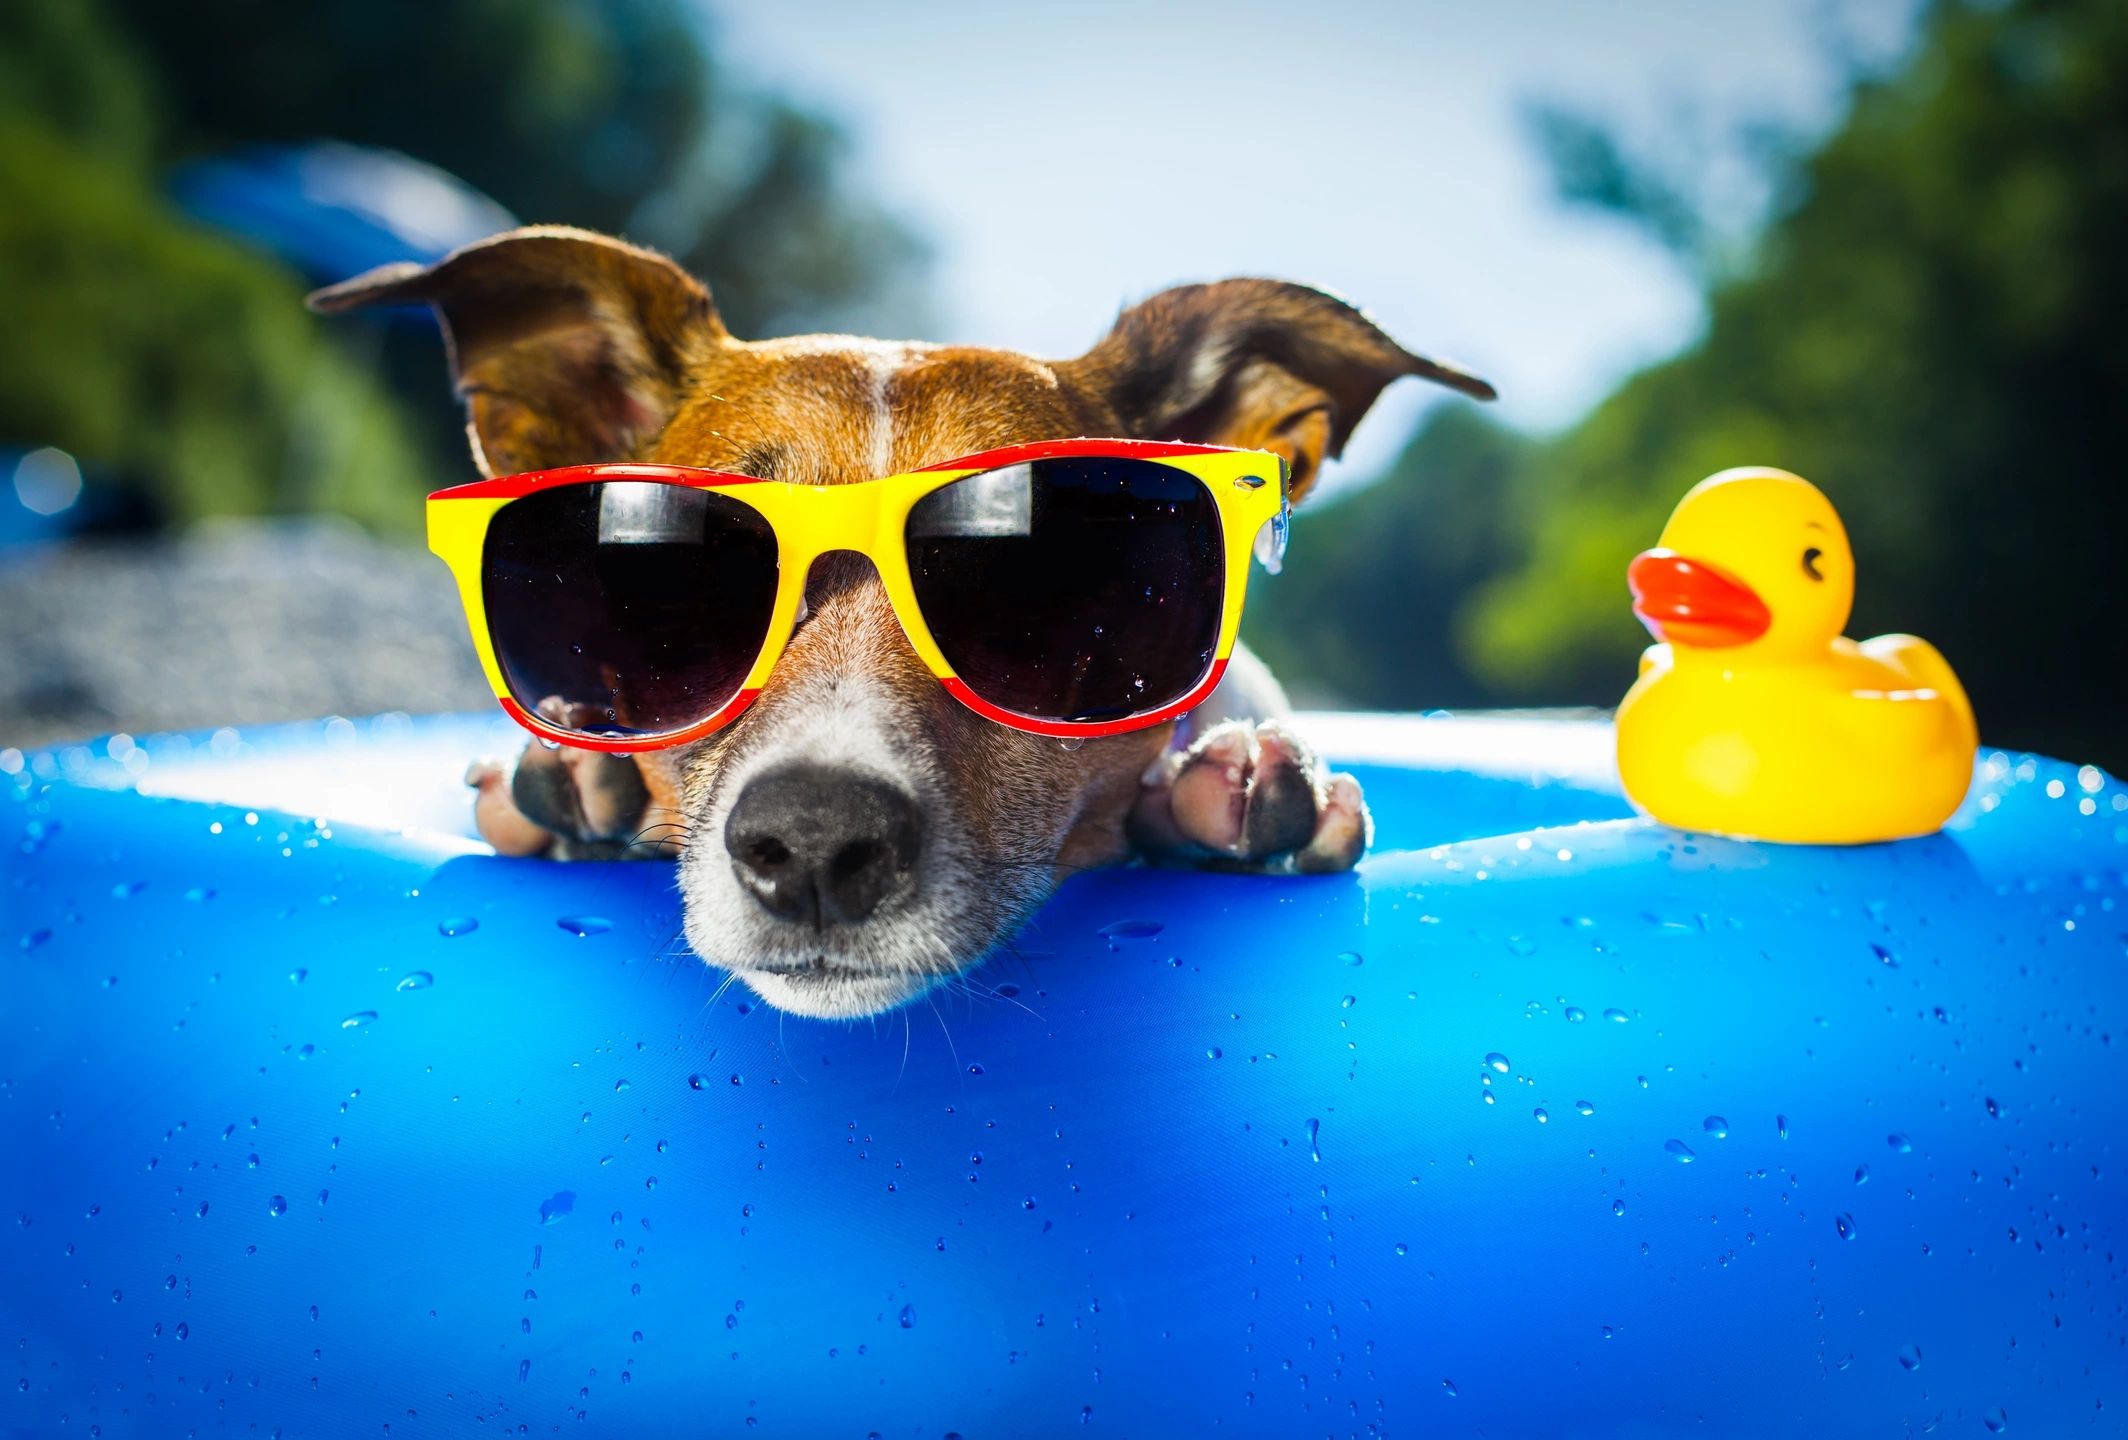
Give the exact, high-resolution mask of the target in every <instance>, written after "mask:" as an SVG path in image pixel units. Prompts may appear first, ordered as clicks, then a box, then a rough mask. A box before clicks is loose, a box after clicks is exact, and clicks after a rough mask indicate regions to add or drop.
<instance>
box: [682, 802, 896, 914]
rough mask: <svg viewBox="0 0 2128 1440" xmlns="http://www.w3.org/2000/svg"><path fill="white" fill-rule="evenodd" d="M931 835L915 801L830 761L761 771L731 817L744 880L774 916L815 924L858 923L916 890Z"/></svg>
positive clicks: (730, 837) (731, 845)
mask: <svg viewBox="0 0 2128 1440" xmlns="http://www.w3.org/2000/svg"><path fill="white" fill-rule="evenodd" d="M922 841H923V819H922V816H921V815H920V814H919V813H918V811H917V808H916V800H915V798H914V797H912V796H910V795H909V794H907V793H906V792H905V791H903V790H902V789H901V788H900V787H898V786H895V785H892V784H889V783H888V782H886V781H884V780H879V779H875V778H873V777H871V776H869V775H861V774H859V773H857V772H856V771H854V770H837V769H833V768H831V767H828V766H825V765H792V766H786V767H784V768H782V769H777V770H771V771H769V772H768V773H766V774H763V775H757V776H755V777H754V778H753V779H752V780H749V781H748V782H747V783H746V788H745V789H743V790H741V791H740V792H739V798H738V800H737V801H736V802H735V803H734V804H733V805H732V809H731V814H730V816H729V817H728V818H727V819H726V820H725V822H724V848H725V849H726V850H729V851H730V852H731V859H732V873H733V874H735V875H737V876H738V877H739V883H740V884H741V885H744V886H745V887H746V888H747V890H748V891H749V892H750V893H751V894H752V895H753V897H754V898H755V899H756V900H758V901H760V902H761V906H762V908H763V909H765V910H767V911H768V912H769V913H770V914H771V915H774V916H776V917H777V918H778V919H782V920H795V921H798V922H800V923H802V924H808V925H834V924H851V923H855V922H856V921H859V920H862V919H864V918H865V917H866V916H867V915H870V914H871V913H872V912H873V911H874V910H877V909H878V908H879V907H880V905H881V904H883V903H884V902H885V901H887V900H888V899H889V898H891V897H893V896H895V895H898V894H900V893H901V892H902V891H903V890H905V889H907V888H908V886H909V882H910V879H911V877H912V875H913V874H914V871H915V866H916V852H917V847H918V846H919V845H920V844H921V843H922Z"/></svg>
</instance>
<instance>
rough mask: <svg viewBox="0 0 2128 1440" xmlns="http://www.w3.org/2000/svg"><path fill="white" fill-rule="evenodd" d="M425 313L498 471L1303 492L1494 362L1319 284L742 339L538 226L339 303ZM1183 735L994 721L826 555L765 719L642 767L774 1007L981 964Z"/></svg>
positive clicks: (377, 280) (656, 266) (851, 1005)
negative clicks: (1229, 479) (904, 340)
mask: <svg viewBox="0 0 2128 1440" xmlns="http://www.w3.org/2000/svg"><path fill="white" fill-rule="evenodd" d="M422 302H425V303H427V304H429V305H432V306H433V307H434V308H435V310H436V312H437V314H438V316H439V318H440V319H441V320H442V322H443V325H444V328H445V331H446V336H447V339H448V342H449V346H450V353H451V362H452V366H453V369H454V371H455V372H456V375H457V379H458V386H459V390H460V393H461V394H462V395H463V396H464V399H465V402H466V406H467V410H468V414H469V424H468V431H469V434H470V437H471V440H472V446H473V454H474V459H475V461H476V463H478V465H479V466H480V468H481V470H482V471H483V472H484V473H486V474H489V475H503V474H511V473H515V472H519V471H525V470H536V469H546V468H551V467H555V466H561V465H572V464H583V463H589V462H596V461H610V460H623V459H641V460H653V461H658V462H662V463H668V464H678V465H690V466H698V467H703V468H707V469H716V470H725V471H737V472H741V473H746V474H753V475H759V476H763V477H766V478H772V479H777V480H787V481H796V482H801V483H805V484H812V485H845V484H851V483H854V482H858V481H863V480H869V479H873V478H876V477H879V476H883V475H889V474H893V473H897V472H901V471H908V470H914V469H917V468H920V467H922V466H924V465H928V464H932V463H935V462H937V461H940V460H946V459H951V458H953V457H955V456H960V455H967V454H973V453H976V452H979V451H983V450H989V449H994V448H997V447H1001V446H1005V445H1010V444H1016V443H1020V442H1024V441H1032V440H1044V439H1058V438H1064V437H1069V436H1078V435H1096V436H1115V437H1124V438H1143V439H1180V440H1190V441H1197V442H1204V443H1216V444H1222V445H1234V446H1242V447H1247V448H1252V449H1261V450H1268V451H1272V452H1275V453H1276V454H1278V455H1280V456H1282V457H1283V458H1284V459H1285V460H1286V461H1287V463H1288V464H1289V466H1290V467H1291V474H1292V488H1293V493H1294V495H1295V496H1296V497H1298V496H1301V495H1304V494H1306V493H1307V491H1308V489H1309V488H1310V487H1311V486H1312V485H1313V484H1314V482H1315V479H1316V476H1317V474H1318V472H1319V471H1320V468H1321V465H1322V463H1323V461H1324V460H1325V459H1326V458H1329V457H1333V456H1335V455H1336V454H1337V453H1338V452H1339V450H1340V448H1341V447H1342V446H1343V444H1344V442H1345V439H1346V437H1347V436H1348V435H1349V434H1350V433H1351V431H1352V428H1353V426H1354V425H1355V424H1357V423H1358V421H1359V419H1360V417H1361V416H1362V415H1363V414H1365V413H1366V411H1367V408H1368V407H1369V406H1370V405H1371V404H1373V402H1374V399H1375V397H1376V395H1377V394H1379V393H1380V391H1381V389H1382V387H1383V386H1385V385H1386V384H1388V383H1389V382H1390V381H1391V380H1394V379H1396V378H1397V377H1399V376H1403V375H1417V376H1424V377H1426V378H1430V379H1434V380H1437V381H1441V382H1443V383H1446V384H1450V385H1454V386H1456V387H1457V388H1460V389H1464V390H1467V391H1471V392H1472V393H1479V394H1489V393H1490V392H1489V391H1488V390H1487V389H1486V388H1485V387H1484V385H1483V382H1481V381H1476V380H1474V379H1472V378H1471V377H1468V376H1465V375H1463V374H1462V373H1461V372H1460V371H1457V370H1454V369H1452V368H1451V367H1448V366H1444V365H1441V364H1438V363H1436V362H1433V361H1429V360H1425V359H1422V358H1421V357H1418V356H1415V355H1413V354H1411V353H1409V352H1408V351H1406V350H1404V349H1403V348H1402V347H1400V346H1398V345H1397V344H1396V343H1395V342H1394V341H1392V340H1391V339H1389V337H1388V336H1386V335H1385V334H1383V333H1382V332H1381V331H1380V330H1379V329H1377V328H1376V327H1375V326H1374V325H1373V324H1372V323H1371V322H1370V321H1369V320H1368V319H1367V318H1366V317H1365V316H1364V315H1362V314H1361V313H1360V312H1359V311H1358V310H1355V309H1354V308H1352V307H1351V306H1350V305H1347V304H1346V303H1344V302H1343V301H1341V300H1338V299H1335V298H1333V297H1331V296H1329V295H1326V294H1324V293H1322V292H1321V291H1318V290H1312V289H1309V288H1307V287H1305V286H1301V285H1293V284H1287V283H1283V282H1279V281H1272V280H1227V281H1222V282H1219V283H1217V284H1210V285H1187V286H1182V287H1180V288H1178V289H1174V290H1169V291H1167V292H1165V293H1163V294H1160V295H1157V296H1155V297H1153V298H1152V299H1150V300H1147V301H1145V302H1144V303H1143V304H1140V305H1136V306H1133V307H1132V308H1130V309H1128V310H1125V311H1124V312H1123V314H1122V315H1121V316H1120V317H1119V318H1118V319H1117V321H1116V323H1115V326H1114V328H1113V329H1112V330H1111V331H1110V332H1109V333H1108V335H1107V336H1105V337H1104V338H1103V339H1102V340H1101V341H1100V342H1099V343H1097V344H1096V345H1095V346H1094V347H1093V348H1092V349H1091V350H1089V351H1088V352H1087V353H1086V354H1085V355H1082V356H1080V357H1079V358H1077V359H1074V360H1065V361H1055V362H1051V361H1043V360H1036V359H1032V358H1030V357H1028V356H1025V355H1019V354H1014V353H1011V352H1007V351H1002V350H986V349H976V348H972V347H966V346H946V345H928V344H899V343H884V342H880V341H876V340H861V339H854V338H851V337H848V336H803V337H797V338H791V339H782V340H766V341H746V340H740V339H736V338H734V337H733V336H732V335H731V334H729V333H728V332H727V331H726V330H725V328H724V325H723V324H722V322H721V321H720V320H719V318H718V316H717V312H716V308H715V306H714V305H713V304H712V302H711V300H710V297H709V294H708V292H707V291H706V290H704V289H703V287H702V286H701V285H700V284H699V283H698V282H696V281H695V280H694V279H692V278H691V277H690V276H688V275H687V274H686V273H685V272H683V271H682V270H680V269H679V267H677V266H676V265H674V264H673V263H672V262H671V261H669V260H667V259H665V258H664V257H662V256H659V255H656V254H652V253H650V252H648V251H645V250H640V249H637V248H634V247H632V246H628V245H624V244H621V243H620V242H618V241H614V240H609V239H605V238H603V237H600V236H596V235H590V234H586V233H583V232H579V231H572V230H564V229H552V228H541V229H533V230H524V231H518V232H515V233H512V234H509V235H504V236H501V237H499V238H497V239H494V240H490V241H486V242H483V243H481V244H478V245H475V246H472V247H470V248H468V249H466V250H463V251H460V252H459V253H457V254H455V255H453V256H451V257H450V258H448V259H446V260H444V261H442V262H441V263H439V264H437V265H435V266H433V267H430V268H426V269H423V268H420V267H415V266H403V267H390V268H388V269H386V270H382V271H378V272H375V273H373V274H371V275H368V276H364V277H362V278H360V279H358V280H354V281H350V282H348V284H346V285H344V286H339V287H335V288H334V289H333V290H330V291H326V292H323V293H322V294H321V296H320V297H319V303H320V308H323V309H329V310H339V309H347V308H352V307H354V306H357V305H363V304H372V303H397V304H405V303H422ZM1169 733H1170V732H1169V729H1168V728H1167V727H1162V728H1159V729H1154V730H1147V731H1140V732H1137V733H1133V734H1127V735H1121V736H1115V737H1111V738H1105V739H1098V740H1092V741H1088V742H1085V743H1083V744H1080V743H1075V742H1060V741H1058V740H1055V739H1048V738H1044V737H1040V736H1035V735H1029V734H1024V733H1021V732H1019V731H1016V730H1011V729H1007V728H1005V727H1004V726H1001V725H998V724H995V723H993V722H991V721H988V720H984V719H982V718H980V717H979V716H977V715H975V714H973V713H972V712H971V711H969V710H968V709H966V708H965V707H963V706H962V705H960V704H959V703H957V702H956V701H954V700H953V699H952V698H951V697H950V696H949V695H948V694H947V692H946V691H945V690H944V689H943V688H942V687H941V686H940V685H939V684H938V682H937V681H936V680H935V679H934V678H933V677H932V675H931V674H930V672H929V671H928V670H927V669H926V668H925V667H924V666H923V664H922V663H921V662H920V661H919V660H918V658H917V656H916V655H915V653H914V651H913V650H912V649H911V648H910V646H909V644H908V641H907V640H906V638H905V637H904V635H903V633H902V631H901V628H900V625H899V623H898V622H897V621H896V619H895V617H894V613H893V611H892V609H891V608H890V607H889V604H888V602H887V599H886V596H885V593H884V591H883V590H882V588H881V586H880V584H879V581H878V579H877V577H876V575H875V574H874V573H873V572H872V569H871V567H870V565H869V564H868V563H867V562H865V561H863V560H861V559H859V558H857V557H854V556H847V555H844V556H831V557H829V558H828V559H827V560H825V561H823V562H822V563H821V564H820V565H819V566H818V567H817V568H816V570H815V572H814V573H813V575H812V576H811V577H810V579H809V582H808V589H807V606H806V618H805V620H804V623H803V624H802V625H801V626H800V628H799V630H798V631H797V633H796V635H795V636H794V637H793V638H792V640H791V644H790V647H789V649H788V650H787V652H786V653H785V654H784V656H783V657H782V660H781V662H780V663H779V665H778V667H777V669H776V671H775V673H774V675H773V677H772V678H771V680H770V681H769V683H768V686H767V688H766V689H765V690H763V692H762V693H761V695H760V697H759V699H758V700H757V701H756V702H755V704H754V705H753V706H752V708H751V709H749V710H747V711H746V712H745V713H744V714H743V715H742V716H741V717H740V718H739V719H738V720H736V721H735V722H734V723H732V724H731V725H729V726H727V727H726V728H725V729H723V730H721V731H719V732H717V733H716V734H714V735H713V736H711V737H710V738H709V739H707V740H705V741H702V742H700V743H699V744H697V745H695V746H693V747H690V748H689V749H686V750H684V751H679V752H673V753H671V754H669V755H667V756H662V757H651V759H650V761H649V763H646V765H645V771H646V778H647V779H648V780H649V781H650V783H651V789H652V792H653V794H654V795H656V794H657V793H658V792H659V791H660V789H661V788H662V789H666V790H667V792H668V794H667V797H666V798H668V799H669V800H670V802H671V803H672V804H673V805H674V806H675V808H677V809H678V810H679V811H680V812H681V813H682V814H683V815H684V817H685V820H686V834H687V836H688V839H687V841H686V843H685V844H684V846H683V849H682V854H681V860H680V867H681V868H680V875H681V885H682V888H683V890H684V893H685V896H686V901H687V905H686V909H687V936H688V939H689V941H690V943H691V944H692V945H693V947H694V949H695V951H696V952H697V953H698V954H700V955H702V956H703V957H704V958H706V959H708V960H710V961H711V962H713V963H715V964H718V965H721V966H725V967H727V968H729V969H732V970H734V971H736V972H738V973H739V974H740V975H741V977H742V978H744V979H745V980H746V982H747V983H748V984H749V985H751V986H752V987H753V988H754V989H755V990H756V991H757V992H758V993H759V994H761V995H762V996H763V997H764V998H765V999H767V1000H769V1001H770V1002H771V1003H773V1004H776V1005H778V1006H780V1007H782V1008H784V1009H786V1010H793V1011H798V1012H800V1013H804V1014H814V1015H856V1014H866V1013H872V1012H875V1011H878V1010H882V1009H885V1008H888V1007H890V1006H892V1005H894V1004H897V1003H899V1002H901V1001H903V1000H905V999H908V998H910V997H912V996H914V995H916V994H919V993H921V992H922V991H923V990H924V989H926V988H927V987H928V986H930V985H931V984H933V983H934V982H935V981H936V980H937V979H939V978H940V977H942V976H947V975H951V974H954V973H956V972H958V971H959V970H961V969H963V968H965V967H966V966H967V965H969V964H971V963H973V962H974V961H975V960H977V959H979V958H980V957H981V956H982V955H983V954H984V953H985V952H986V951H987V950H989V949H990V948H991V947H992V946H993V945H994V944H996V943H997V942H998V941H999V940H1000V939H1002V938H1003V937H1004V936H1006V935H1007V934H1008V933H1009V932H1010V930H1011V929H1012V928H1013V927H1014V925H1015V924H1016V923H1017V922H1018V921H1019V920H1020V919H1021V918H1023V917H1024V916H1025V914H1026V913H1027V912H1028V910H1029V909H1030V908H1031V907H1032V906H1033V905H1035V904H1036V903H1037V902H1038V901H1039V900H1040V899H1041V898H1042V897H1043V896H1044V895H1046V894H1047V893H1048V891H1049V889H1050V888H1051V886H1052V885H1053V884H1054V883H1055V881H1056V879H1057V878H1058V877H1059V876H1060V875H1062V874H1066V873H1069V872H1071V871H1074V870H1077V869H1082V868H1085V867H1088V866H1092V865H1098V864H1102V863H1105V862H1108V861H1112V860H1115V859H1118V858H1120V857H1121V856H1122V855H1123V854H1124V853H1125V848H1126V846H1125V838H1124V822H1125V818H1126V816H1127V815H1128V813H1129V811H1130V808H1131V806H1132V803H1133V801H1134V800H1135V799H1136V797H1137V792H1138V787H1139V782H1140V777H1141V776H1142V775H1143V774H1144V773H1145V772H1146V770H1147V769H1148V767H1149V765H1150V764H1151V763H1152V762H1153V761H1155V760H1156V759H1157V758H1158V757H1159V755H1160V753H1161V750H1162V748H1163V747H1164V746H1165V745H1166V744H1167V742H1168V739H1169Z"/></svg>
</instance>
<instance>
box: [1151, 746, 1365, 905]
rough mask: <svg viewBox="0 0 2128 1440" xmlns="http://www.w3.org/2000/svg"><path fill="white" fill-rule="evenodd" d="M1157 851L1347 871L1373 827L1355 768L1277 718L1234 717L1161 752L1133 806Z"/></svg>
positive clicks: (1223, 862) (1156, 854)
mask: <svg viewBox="0 0 2128 1440" xmlns="http://www.w3.org/2000/svg"><path fill="white" fill-rule="evenodd" d="M1130 830H1131V838H1132V840H1133V842H1134V843H1135V844H1136V845H1137V847H1138V849H1139V852H1140V853H1141V854H1144V855H1146V856H1148V857H1150V858H1154V859H1161V860H1178V861H1185V862H1195V863H1199V864H1205V865H1213V866H1220V867H1232V868H1242V869H1251V870H1276V869H1286V868H1291V869H1294V870H1299V871H1302V872H1305V873H1310V874H1315V873H1321V872H1325V871H1332V870H1349V869H1351V868H1352V867H1353V866H1354V865H1355V864H1357V863H1358V861H1359V858H1360V855H1361V854H1362V853H1363V852H1364V851H1365V850H1366V848H1367V844H1368V842H1369V841H1370V840H1371V839H1372V838H1373V836H1374V822H1373V819H1372V818H1371V817H1370V816H1369V815H1368V814H1367V804H1366V802H1365V801H1364V800H1363V799H1362V798H1361V797H1360V786H1359V782H1358V781H1357V780H1354V779H1353V778H1352V777H1351V776H1350V775H1333V774H1331V773H1330V772H1329V770H1328V769H1327V768H1326V767H1325V766H1324V765H1323V763H1322V762H1321V761H1320V760H1318V759H1317V758H1316V757H1315V754H1314V752H1313V751H1312V750H1310V749H1309V748H1308V747H1307V745H1306V744H1305V743H1304V742H1303V741H1302V740H1301V739H1300V738H1299V737H1298V736H1296V735H1294V734H1293V733H1292V732H1291V731H1290V730H1288V729H1287V728H1286V727H1285V726H1284V725H1282V724H1281V723H1280V722H1278V721H1276V720H1264V721H1257V722H1254V723H1251V722H1249V721H1245V720H1230V721H1228V722H1226V723H1225V724H1223V725H1217V726H1214V727H1213V728H1212V729H1210V730H1208V731H1206V732H1205V733H1204V734H1203V735H1201V736H1199V737H1198V738H1197V740H1196V742H1195V743H1193V744H1192V745H1191V746H1190V747H1189V748H1188V749H1187V750H1184V751H1181V752H1178V753H1171V754H1168V755H1164V756H1162V757H1161V759H1160V760H1159V762H1157V763H1156V764H1155V765H1154V767H1153V768H1152V770H1150V771H1149V772H1147V774H1146V777H1145V782H1144V784H1143V786H1142V787H1141V788H1140V790H1139V793H1138V802H1137V805H1136V807H1135V808H1134V809H1133V810H1132V811H1131V822H1130Z"/></svg>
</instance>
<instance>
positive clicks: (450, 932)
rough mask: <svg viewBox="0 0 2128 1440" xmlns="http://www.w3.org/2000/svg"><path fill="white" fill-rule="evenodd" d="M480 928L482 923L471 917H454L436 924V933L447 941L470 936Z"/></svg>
mask: <svg viewBox="0 0 2128 1440" xmlns="http://www.w3.org/2000/svg"><path fill="white" fill-rule="evenodd" d="M479 928H480V921H479V920H477V919H476V918H474V917H473V916H471V915H452V916H449V917H447V918H445V919H442V920H438V921H437V922H436V933H437V934H438V935H441V936H443V937H444V938H445V939H447V940H449V939H455V938H456V937H458V936H460V935H470V934H472V933H473V932H474V931H475V930H478V929H479Z"/></svg>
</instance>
